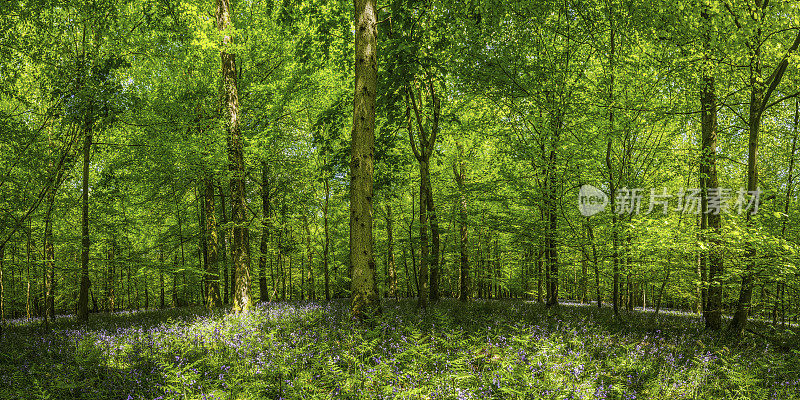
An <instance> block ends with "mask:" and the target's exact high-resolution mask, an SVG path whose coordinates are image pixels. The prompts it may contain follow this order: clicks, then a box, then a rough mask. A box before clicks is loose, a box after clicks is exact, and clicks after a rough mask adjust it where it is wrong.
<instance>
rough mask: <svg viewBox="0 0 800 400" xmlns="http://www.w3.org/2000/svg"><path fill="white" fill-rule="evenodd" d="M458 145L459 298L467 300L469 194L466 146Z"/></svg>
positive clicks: (468, 286) (456, 174) (455, 174)
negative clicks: (465, 183)
mask: <svg viewBox="0 0 800 400" xmlns="http://www.w3.org/2000/svg"><path fill="white" fill-rule="evenodd" d="M456 146H457V148H458V161H457V163H455V164H453V175H454V176H455V180H456V185H457V186H458V233H459V251H460V256H461V257H460V261H461V264H460V269H459V291H458V299H459V300H461V301H467V300H469V297H470V281H469V259H468V255H467V248H468V246H469V237H468V236H467V194H466V189H465V187H464V186H465V185H464V181H465V180H466V177H467V170H466V166H465V165H464V148H463V146H462V145H461V143H458V144H457V145H456Z"/></svg>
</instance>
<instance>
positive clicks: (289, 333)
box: [0, 300, 800, 400]
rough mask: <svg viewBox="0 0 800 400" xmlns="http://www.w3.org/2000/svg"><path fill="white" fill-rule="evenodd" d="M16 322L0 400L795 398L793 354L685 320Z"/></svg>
mask: <svg viewBox="0 0 800 400" xmlns="http://www.w3.org/2000/svg"><path fill="white" fill-rule="evenodd" d="M40 325H41V322H40V321H31V320H29V321H11V322H9V323H8V324H7V325H6V327H5V329H4V333H3V336H2V339H0V399H46V398H49V399H148V400H152V399H279V398H283V399H517V398H519V399H713V398H719V399H723V398H724V399H747V398H750V399H800V351H798V350H796V349H795V350H791V349H777V348H775V346H774V344H773V343H771V342H769V341H767V340H765V339H763V338H760V337H757V336H747V337H745V338H744V339H743V340H741V341H736V340H734V339H732V338H729V337H725V336H719V335H716V334H712V333H708V332H706V331H704V329H703V324H702V321H701V320H700V319H699V318H698V317H695V316H691V315H659V316H658V317H654V316H653V314H651V313H640V312H635V313H626V314H623V315H622V317H621V318H617V319H614V318H612V314H611V312H610V310H609V309H608V308H604V309H602V310H598V309H597V308H596V307H586V306H574V305H562V306H559V307H553V308H545V307H544V306H541V305H539V304H535V303H528V302H522V301H476V302H471V303H469V304H466V305H463V304H460V303H458V302H455V301H451V300H444V301H441V302H439V303H438V304H437V305H436V306H435V307H433V308H432V309H430V310H429V311H427V312H424V313H418V312H416V311H415V309H414V303H413V301H411V300H403V301H400V302H395V301H388V302H384V307H383V315H382V316H381V317H380V318H378V319H377V320H376V321H375V322H373V323H372V324H370V325H366V324H362V323H359V322H354V321H351V320H350V319H349V318H348V312H347V302H346V301H333V302H331V303H324V302H322V303H319V302H304V303H297V302H296V303H271V304H260V305H258V306H257V307H256V310H255V312H253V313H251V314H248V315H245V316H233V315H229V314H226V313H225V312H223V311H222V310H219V311H215V312H207V311H205V310H203V309H199V308H181V309H169V310H161V311H142V312H121V313H113V314H93V315H91V320H90V322H89V323H88V324H86V325H78V324H76V323H75V322H73V320H72V319H71V318H67V317H64V318H61V319H59V320H57V321H56V323H55V325H54V327H53V328H54V329H53V330H52V331H51V332H48V333H45V332H44V331H43V330H42V329H41V328H40Z"/></svg>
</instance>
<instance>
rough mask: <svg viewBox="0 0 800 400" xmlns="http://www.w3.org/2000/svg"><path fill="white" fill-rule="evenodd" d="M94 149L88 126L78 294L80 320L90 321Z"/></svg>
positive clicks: (84, 157)
mask: <svg viewBox="0 0 800 400" xmlns="http://www.w3.org/2000/svg"><path fill="white" fill-rule="evenodd" d="M91 149H92V130H91V127H90V126H86V138H85V141H84V144H83V193H82V194H81V210H82V212H81V282H80V285H81V286H80V293H79V294H78V320H79V321H88V320H89V286H90V282H89V155H90V153H91Z"/></svg>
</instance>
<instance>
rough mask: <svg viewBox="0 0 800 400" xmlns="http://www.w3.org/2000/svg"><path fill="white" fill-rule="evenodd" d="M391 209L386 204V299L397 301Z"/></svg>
mask: <svg viewBox="0 0 800 400" xmlns="http://www.w3.org/2000/svg"><path fill="white" fill-rule="evenodd" d="M393 223H394V220H393V218H392V207H391V206H390V205H389V204H388V202H387V204H386V241H387V249H386V269H387V271H386V272H387V273H386V286H387V287H388V288H389V290H388V293H387V297H394V298H395V299H397V297H398V296H397V268H396V266H395V260H394V236H393V234H392V224H393Z"/></svg>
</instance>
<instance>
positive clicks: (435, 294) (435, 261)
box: [425, 164, 441, 301]
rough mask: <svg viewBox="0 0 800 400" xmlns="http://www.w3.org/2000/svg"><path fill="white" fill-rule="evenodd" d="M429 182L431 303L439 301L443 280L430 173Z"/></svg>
mask: <svg viewBox="0 0 800 400" xmlns="http://www.w3.org/2000/svg"><path fill="white" fill-rule="evenodd" d="M427 165H429V164H427ZM427 180H428V183H427V184H426V187H427V189H428V194H427V196H425V201H427V202H428V221H429V222H428V223H430V225H431V261H430V271H431V276H430V278H431V292H430V299H431V301H437V300H439V281H440V280H441V278H440V275H441V271H440V263H439V219H438V218H437V216H436V206H434V203H433V190H432V188H431V182H430V172H428V173H427Z"/></svg>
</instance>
